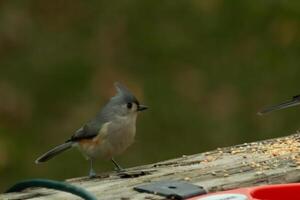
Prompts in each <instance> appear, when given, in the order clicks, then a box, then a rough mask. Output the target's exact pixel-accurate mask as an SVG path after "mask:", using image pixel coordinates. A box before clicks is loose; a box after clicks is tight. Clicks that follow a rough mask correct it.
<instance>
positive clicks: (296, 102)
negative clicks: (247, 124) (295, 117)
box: [258, 95, 300, 115]
mask: <svg viewBox="0 0 300 200" xmlns="http://www.w3.org/2000/svg"><path fill="white" fill-rule="evenodd" d="M299 104H300V95H297V96H294V97H293V98H292V99H291V100H289V101H286V102H283V103H280V104H277V105H274V106H269V107H266V108H264V109H263V110H261V111H259V112H258V114H259V115H263V114H267V113H269V112H272V111H275V110H281V109H284V108H289V107H292V106H296V105H299Z"/></svg>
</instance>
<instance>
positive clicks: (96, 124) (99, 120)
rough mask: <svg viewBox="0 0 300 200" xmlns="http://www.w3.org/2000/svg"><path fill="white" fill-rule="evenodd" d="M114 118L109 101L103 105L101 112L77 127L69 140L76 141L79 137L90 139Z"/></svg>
mask: <svg viewBox="0 0 300 200" xmlns="http://www.w3.org/2000/svg"><path fill="white" fill-rule="evenodd" d="M113 118H114V112H113V111H112V109H111V107H110V106H109V103H108V104H107V105H106V106H104V108H103V109H102V111H101V112H99V113H98V114H97V115H96V117H95V118H93V119H92V120H90V121H89V122H88V123H86V124H85V125H84V126H82V127H81V128H80V129H78V130H77V131H76V132H75V134H74V135H73V136H72V137H71V139H70V140H69V141H78V140H81V139H91V138H93V137H95V136H97V135H98V134H99V133H100V132H102V131H101V130H102V129H103V128H107V125H108V124H110V122H111V121H112V120H113Z"/></svg>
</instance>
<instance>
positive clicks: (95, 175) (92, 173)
mask: <svg viewBox="0 0 300 200" xmlns="http://www.w3.org/2000/svg"><path fill="white" fill-rule="evenodd" d="M96 177H97V174H96V172H95V171H94V170H93V169H91V170H90V172H89V178H96Z"/></svg>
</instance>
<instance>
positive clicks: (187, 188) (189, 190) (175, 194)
mask: <svg viewBox="0 0 300 200" xmlns="http://www.w3.org/2000/svg"><path fill="white" fill-rule="evenodd" d="M134 189H135V190H136V191H139V192H147V193H152V194H157V195H161V196H165V197H167V198H173V199H174V198H175V199H186V198H190V197H194V196H197V195H202V194H206V193H207V192H206V191H205V190H204V189H203V187H201V186H197V185H193V184H190V183H187V182H184V181H158V182H152V183H149V184H145V185H140V186H137V187H135V188H134Z"/></svg>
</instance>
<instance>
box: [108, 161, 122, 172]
mask: <svg viewBox="0 0 300 200" xmlns="http://www.w3.org/2000/svg"><path fill="white" fill-rule="evenodd" d="M111 161H112V162H113V163H114V165H115V167H116V168H115V170H116V171H117V172H123V171H125V170H124V169H123V168H122V167H121V166H120V165H119V164H118V163H117V162H116V161H115V160H114V159H113V158H112V159H111Z"/></svg>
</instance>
